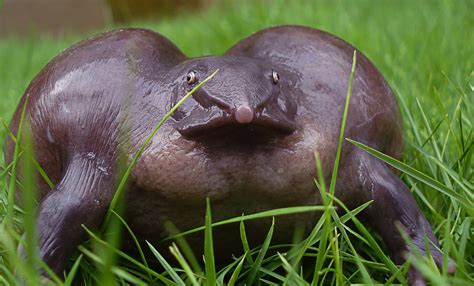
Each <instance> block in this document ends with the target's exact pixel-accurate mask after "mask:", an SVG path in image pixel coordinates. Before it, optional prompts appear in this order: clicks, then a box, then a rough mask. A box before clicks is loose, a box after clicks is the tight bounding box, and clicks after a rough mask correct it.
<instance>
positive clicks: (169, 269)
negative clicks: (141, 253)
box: [146, 241, 185, 285]
mask: <svg viewBox="0 0 474 286" xmlns="http://www.w3.org/2000/svg"><path fill="white" fill-rule="evenodd" d="M146 243H147V244H148V247H149V248H150V250H151V252H152V253H153V255H155V257H156V258H157V259H158V261H159V262H160V264H161V266H163V268H164V269H165V270H166V272H167V273H168V274H169V275H170V276H171V278H172V279H173V281H174V282H176V283H177V284H178V285H185V283H184V281H183V280H182V279H181V277H179V275H178V273H176V271H175V270H174V269H173V267H171V265H170V264H169V263H168V261H166V259H165V258H164V257H163V256H162V255H161V254H160V253H159V252H158V250H156V248H155V247H153V245H151V243H149V242H148V241H147V242H146Z"/></svg>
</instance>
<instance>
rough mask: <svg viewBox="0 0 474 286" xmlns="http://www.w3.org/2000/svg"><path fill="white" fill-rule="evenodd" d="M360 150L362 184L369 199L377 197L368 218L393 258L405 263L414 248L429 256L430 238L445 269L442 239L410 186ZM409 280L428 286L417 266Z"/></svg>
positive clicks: (451, 268)
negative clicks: (422, 210) (409, 240)
mask: <svg viewBox="0 0 474 286" xmlns="http://www.w3.org/2000/svg"><path fill="white" fill-rule="evenodd" d="M356 152H357V154H358V156H357V157H356V158H357V160H358V161H359V163H360V164H358V166H359V167H358V170H357V171H356V172H357V173H358V174H357V177H358V178H359V180H360V186H361V188H362V191H363V194H364V195H367V199H368V200H373V202H372V204H371V205H370V206H369V207H368V208H367V209H366V212H365V218H366V220H367V221H368V223H369V224H370V225H371V226H373V227H374V228H375V230H376V231H377V232H378V233H379V234H380V235H381V236H382V238H383V240H384V242H385V244H386V245H387V247H388V249H389V251H390V255H391V257H392V258H393V259H394V261H395V262H396V263H398V264H402V263H404V262H405V261H406V260H407V259H408V256H409V255H410V254H411V253H413V252H414V251H417V252H419V253H420V254H422V255H426V248H425V246H426V239H427V240H428V241H429V243H428V244H429V247H430V249H429V251H430V253H431V255H432V257H433V259H434V261H435V262H436V264H437V265H438V267H440V268H441V266H442V263H443V254H442V253H441V252H440V250H439V243H438V240H437V239H436V237H435V236H434V234H433V231H432V229H431V227H430V224H429V223H428V221H427V220H426V218H425V217H424V215H423V213H422V212H421V210H420V208H419V207H418V205H417V203H416V201H415V199H414V198H413V195H412V194H411V193H410V191H409V190H408V188H407V186H406V185H405V184H404V183H403V182H402V181H401V179H400V178H399V177H398V176H397V175H396V174H395V173H394V172H393V170H392V169H390V168H389V167H388V165H386V164H385V163H383V162H382V161H380V160H378V159H376V158H374V157H372V156H370V155H369V154H367V153H364V152H363V151H361V150H357V151H356ZM400 228H401V229H403V231H404V232H405V233H406V234H407V235H408V237H409V238H410V239H411V245H412V246H413V247H414V248H412V247H411V246H410V243H407V242H406V241H405V239H404V238H403V236H402V234H401V232H400ZM455 268H456V267H455V265H454V263H453V262H452V261H449V265H448V271H449V272H450V273H452V272H454V271H455ZM409 281H410V284H412V285H425V281H424V279H423V277H422V275H421V273H420V272H419V271H418V270H417V269H416V268H415V267H414V266H411V268H410V270H409Z"/></svg>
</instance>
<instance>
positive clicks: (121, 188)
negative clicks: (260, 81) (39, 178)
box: [104, 69, 219, 225]
mask: <svg viewBox="0 0 474 286" xmlns="http://www.w3.org/2000/svg"><path fill="white" fill-rule="evenodd" d="M218 72H219V69H217V70H216V71H214V72H213V73H212V74H211V75H210V76H208V77H207V78H206V79H204V80H203V81H202V82H200V83H199V84H198V85H197V86H196V87H194V88H193V89H192V90H191V91H190V92H188V93H187V94H186V95H185V96H184V97H183V98H182V99H181V100H180V101H179V102H178V103H177V104H176V105H175V106H173V107H172V108H171V110H170V111H169V112H168V113H166V115H165V116H164V117H163V118H162V119H161V121H160V122H159V123H158V124H157V125H156V126H155V127H154V128H153V130H152V132H151V133H150V135H148V137H147V138H146V139H145V141H144V142H143V144H142V145H141V146H140V148H139V149H138V151H137V153H136V154H135V156H134V157H133V159H132V162H131V163H130V164H129V165H128V167H127V169H126V170H125V173H124V174H123V176H122V178H121V180H120V183H119V185H118V186H117V190H116V191H115V194H114V197H113V198H112V201H111V203H110V206H109V210H108V211H107V214H106V217H105V220H104V225H107V223H108V222H109V220H110V216H111V211H112V210H113V209H115V206H116V205H117V202H118V200H119V197H120V196H121V195H122V193H123V191H124V190H125V186H126V184H127V181H128V178H129V177H130V174H131V173H132V169H133V167H134V166H135V165H136V163H137V161H138V158H139V157H140V156H141V154H142V153H143V151H144V150H145V148H146V147H147V146H148V144H149V143H150V142H151V140H152V139H153V136H155V134H156V132H158V130H159V129H160V128H161V126H162V125H163V123H165V121H166V120H167V119H168V118H169V117H170V116H171V114H173V112H175V111H176V109H177V108H178V107H179V106H180V105H181V104H183V102H185V101H186V100H187V99H188V98H189V97H191V96H192V95H193V93H194V92H195V91H196V90H198V89H199V88H201V86H203V85H204V84H205V83H207V82H208V81H209V80H211V79H212V78H213V77H214V76H215V75H216V74H217V73H218Z"/></svg>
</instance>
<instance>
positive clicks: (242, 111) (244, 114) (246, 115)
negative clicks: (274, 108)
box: [235, 105, 254, 124]
mask: <svg viewBox="0 0 474 286" xmlns="http://www.w3.org/2000/svg"><path fill="white" fill-rule="evenodd" d="M253 117H254V115H253V110H252V108H250V107H248V106H246V105H243V106H239V107H238V108H237V109H236V110H235V120H236V121H237V122H238V123H240V124H246V123H250V122H252V120H253Z"/></svg>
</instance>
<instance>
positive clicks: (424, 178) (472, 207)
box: [346, 138, 474, 216]
mask: <svg viewBox="0 0 474 286" xmlns="http://www.w3.org/2000/svg"><path fill="white" fill-rule="evenodd" d="M346 140H347V141H349V142H351V143H352V144H354V145H356V146H357V147H358V148H360V149H362V150H364V151H366V152H367V153H369V154H370V155H372V156H374V157H376V158H378V159H380V160H382V161H384V162H385V163H387V164H389V165H390V166H392V167H394V168H395V169H397V170H399V171H402V172H403V173H405V174H407V175H409V176H411V177H413V178H415V179H417V180H419V181H421V182H423V183H425V184H427V185H428V186H430V187H432V188H434V189H435V190H437V191H439V192H441V193H443V194H445V195H447V196H448V197H450V198H452V199H454V200H457V201H458V202H459V203H461V204H462V205H463V206H464V207H465V209H466V211H467V212H468V213H469V214H470V216H474V203H473V202H472V201H469V200H467V199H466V198H464V197H462V196H461V195H460V194H458V193H456V192H455V191H454V190H452V189H450V188H448V187H446V186H445V185H443V183H441V182H439V181H437V180H435V179H433V178H431V177H430V176H428V175H426V174H425V173H423V172H421V171H418V170H416V169H414V168H413V167H410V166H408V165H407V164H404V163H402V162H400V161H398V160H396V159H394V158H392V157H390V156H388V155H385V154H383V153H382V152H380V151H378V150H375V149H373V148H371V147H369V146H366V145H364V144H362V143H360V142H357V141H354V140H352V139H349V138H346Z"/></svg>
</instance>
